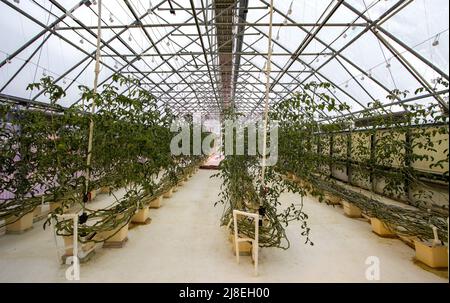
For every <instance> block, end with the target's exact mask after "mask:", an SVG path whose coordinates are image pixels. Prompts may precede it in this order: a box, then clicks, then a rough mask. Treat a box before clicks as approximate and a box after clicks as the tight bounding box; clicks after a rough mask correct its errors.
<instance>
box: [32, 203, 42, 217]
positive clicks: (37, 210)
mask: <svg viewBox="0 0 450 303" xmlns="http://www.w3.org/2000/svg"><path fill="white" fill-rule="evenodd" d="M41 214H42V206H41V205H38V206H36V208H35V209H34V211H33V216H34V217H39V216H40V215H41Z"/></svg>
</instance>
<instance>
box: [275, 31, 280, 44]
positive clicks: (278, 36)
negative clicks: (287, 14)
mask: <svg viewBox="0 0 450 303" xmlns="http://www.w3.org/2000/svg"><path fill="white" fill-rule="evenodd" d="M275 40H277V41H278V40H280V28H278V32H277V37H276V38H275Z"/></svg>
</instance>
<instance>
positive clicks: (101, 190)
mask: <svg viewBox="0 0 450 303" xmlns="http://www.w3.org/2000/svg"><path fill="white" fill-rule="evenodd" d="M109 191H110V187H109V186H103V187H102V188H100V193H101V194H109Z"/></svg>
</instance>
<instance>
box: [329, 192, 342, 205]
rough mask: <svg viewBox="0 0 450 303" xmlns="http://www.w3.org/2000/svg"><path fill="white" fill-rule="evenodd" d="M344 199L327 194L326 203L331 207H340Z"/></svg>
mask: <svg viewBox="0 0 450 303" xmlns="http://www.w3.org/2000/svg"><path fill="white" fill-rule="evenodd" d="M341 201H342V198H340V197H338V196H335V195H333V194H328V193H327V194H325V202H326V203H328V204H330V205H339V204H341Z"/></svg>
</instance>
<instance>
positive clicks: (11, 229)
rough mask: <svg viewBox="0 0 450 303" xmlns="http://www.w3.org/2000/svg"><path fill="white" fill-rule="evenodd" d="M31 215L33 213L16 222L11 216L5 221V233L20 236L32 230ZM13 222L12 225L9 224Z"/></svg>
mask: <svg viewBox="0 0 450 303" xmlns="http://www.w3.org/2000/svg"><path fill="white" fill-rule="evenodd" d="M33 215H34V212H29V213H28V214H26V215H25V216H23V217H22V218H20V219H19V220H17V221H16V219H17V217H16V216H13V217H10V218H8V219H6V224H8V225H6V233H12V234H20V233H23V232H25V231H27V230H29V229H31V228H33ZM14 221H16V222H14ZM9 222H14V223H9Z"/></svg>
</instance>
